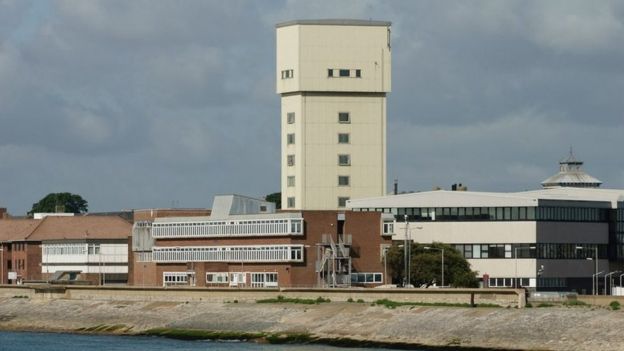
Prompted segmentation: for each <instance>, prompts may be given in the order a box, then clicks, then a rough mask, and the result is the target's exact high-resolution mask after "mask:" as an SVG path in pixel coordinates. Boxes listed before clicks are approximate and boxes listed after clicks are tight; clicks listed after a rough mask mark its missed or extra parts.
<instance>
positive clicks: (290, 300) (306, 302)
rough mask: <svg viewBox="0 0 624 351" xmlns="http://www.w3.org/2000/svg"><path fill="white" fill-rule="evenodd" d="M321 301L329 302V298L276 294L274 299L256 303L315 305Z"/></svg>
mask: <svg viewBox="0 0 624 351" xmlns="http://www.w3.org/2000/svg"><path fill="white" fill-rule="evenodd" d="M323 302H331V300H330V299H325V298H323V297H321V296H319V297H317V298H316V299H301V298H290V297H284V296H282V295H278V296H277V298H275V299H261V300H256V303H295V304H302V305H316V304H319V303H323Z"/></svg>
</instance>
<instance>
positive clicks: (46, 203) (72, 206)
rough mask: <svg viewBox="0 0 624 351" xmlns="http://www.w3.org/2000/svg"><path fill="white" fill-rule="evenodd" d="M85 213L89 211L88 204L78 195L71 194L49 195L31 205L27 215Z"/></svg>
mask: <svg viewBox="0 0 624 351" xmlns="http://www.w3.org/2000/svg"><path fill="white" fill-rule="evenodd" d="M57 210H58V212H65V213H85V212H87V211H88V210H89V204H88V203H87V201H86V200H85V199H83V198H82V196H80V195H76V194H71V193H50V194H48V195H46V196H45V197H44V198H43V199H41V200H39V202H37V203H35V204H33V205H32V209H31V210H30V211H29V212H28V214H33V213H50V212H57Z"/></svg>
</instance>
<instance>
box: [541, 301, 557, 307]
mask: <svg viewBox="0 0 624 351" xmlns="http://www.w3.org/2000/svg"><path fill="white" fill-rule="evenodd" d="M537 307H555V304H552V303H548V302H541V303H540V304H538V305H537Z"/></svg>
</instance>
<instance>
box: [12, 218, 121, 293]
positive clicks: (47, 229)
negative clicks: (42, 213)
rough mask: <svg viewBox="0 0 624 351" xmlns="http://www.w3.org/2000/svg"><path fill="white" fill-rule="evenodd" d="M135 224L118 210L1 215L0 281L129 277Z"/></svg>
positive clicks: (104, 280)
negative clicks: (66, 214)
mask: <svg viewBox="0 0 624 351" xmlns="http://www.w3.org/2000/svg"><path fill="white" fill-rule="evenodd" d="M131 230H132V224H130V223H129V222H128V221H126V220H124V219H122V218H120V217H117V216H73V217H56V216H48V217H45V218H43V219H5V220H2V221H0V247H1V251H0V282H1V283H3V284H6V283H12V284H16V283H22V282H26V281H49V280H82V281H90V282H91V283H100V284H105V283H126V282H127V275H128V273H127V272H128V268H127V267H128V237H129V236H130V233H131Z"/></svg>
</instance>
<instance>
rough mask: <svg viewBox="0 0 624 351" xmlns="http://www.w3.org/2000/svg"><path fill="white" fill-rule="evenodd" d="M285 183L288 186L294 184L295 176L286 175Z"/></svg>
mask: <svg viewBox="0 0 624 351" xmlns="http://www.w3.org/2000/svg"><path fill="white" fill-rule="evenodd" d="M286 183H287V185H288V186H289V187H293V186H295V176H288V177H287V178H286Z"/></svg>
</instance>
